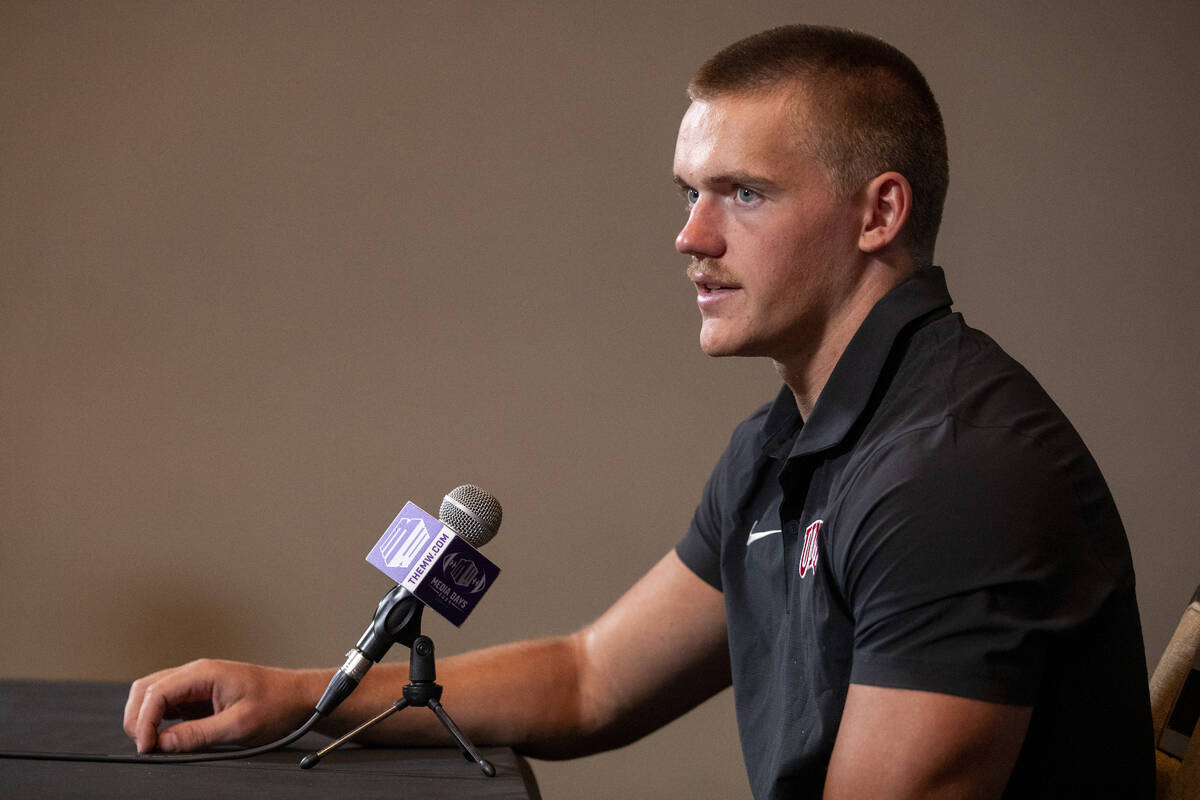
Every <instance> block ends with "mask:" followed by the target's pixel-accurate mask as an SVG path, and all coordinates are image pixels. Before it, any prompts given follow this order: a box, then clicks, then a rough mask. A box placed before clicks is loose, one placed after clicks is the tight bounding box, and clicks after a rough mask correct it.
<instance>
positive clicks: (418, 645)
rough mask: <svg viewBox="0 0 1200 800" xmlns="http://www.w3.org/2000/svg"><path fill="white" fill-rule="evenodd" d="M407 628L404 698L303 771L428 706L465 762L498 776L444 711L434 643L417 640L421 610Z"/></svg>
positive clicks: (306, 762) (312, 757) (308, 760)
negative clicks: (410, 709)
mask: <svg viewBox="0 0 1200 800" xmlns="http://www.w3.org/2000/svg"><path fill="white" fill-rule="evenodd" d="M404 627H405V628H406V629H411V630H406V631H401V632H400V633H398V635H397V636H396V640H397V641H399V642H401V643H406V644H407V643H409V642H411V644H410V645H409V647H410V650H409V659H408V683H407V684H406V685H405V686H404V694H403V696H402V697H400V698H399V699H397V700H396V702H394V703H392V706H391V708H388V709H386V710H385V711H383V712H381V713H380V714H378V715H376V716H374V717H372V718H371V719H369V720H367V721H366V722H364V723H363V724H361V725H359V726H358V727H357V728H355V729H354V730H352V731H350V732H349V733H347V734H346V735H344V736H342V737H341V738H340V739H336V740H334V741H333V742H330V743H329V744H327V745H325V747H323V748H321V749H320V750H318V751H316V752H315V753H309V754H308V755H306V756H305V757H304V758H302V759H301V760H300V768H301V769H311V768H313V767H315V766H316V765H317V763H318V762H319V761H320V760H321V759H322V758H324V757H325V754H326V753H329V752H331V751H333V750H336V749H337V748H339V747H341V746H342V745H343V744H345V743H346V742H348V741H350V740H351V739H353V738H354V737H355V736H357V735H358V734H360V733H362V732H363V731H365V730H367V729H368V728H371V727H373V726H375V725H378V724H379V723H380V722H383V721H384V720H385V719H387V718H388V717H390V716H391V715H392V714H395V713H396V712H397V711H403V710H404V709H406V708H408V707H409V706H417V707H420V706H425V707H427V708H429V709H430V710H431V711H433V713H434V714H435V715H436V716H437V718H438V719H439V720H441V722H442V726H443V727H445V729H446V730H447V731H448V732H449V733H450V735H451V736H452V737H454V741H455V742H457V743H458V749H459V752H461V753H462V754H463V758H465V759H466V760H467V761H474V762H475V763H476V764H478V765H479V769H480V770H481V771H482V772H483V774H484V775H486V776H488V777H489V778H491V777H494V776H495V775H496V768H495V767H494V766H492V763H491V762H490V761H488V760H487V759H485V758H483V756H481V755H479V751H478V750H476V749H475V746H474V745H472V744H471V741H470V740H469V739H467V737H466V735H465V734H464V733H463V732H462V731H461V730H459V727H458V726H457V725H455V724H454V720H453V719H451V718H450V715H449V714H448V713H447V712H446V709H444V708H443V707H442V685H441V684H439V683H438V682H437V668H436V665H435V664H434V657H433V639H430V638H429V637H428V636H425V635H417V636H416V637H415V638H413V634H415V633H416V632H417V631H419V630H420V627H421V612H420V606H418V607H417V610H416V613H415V614H413V616H412V618H410V620H409V621H408V622H407V623H406V624H405V626H404Z"/></svg>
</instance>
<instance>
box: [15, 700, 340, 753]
mask: <svg viewBox="0 0 1200 800" xmlns="http://www.w3.org/2000/svg"><path fill="white" fill-rule="evenodd" d="M322 716H324V715H323V714H321V712H319V711H317V712H314V713H313V715H312V716H311V717H309V718H308V721H307V722H305V723H304V724H303V725H301V726H300V727H299V728H296V730H294V731H292V732H291V733H289V734H288V735H287V736H285V737H283V738H282V739H279V740H278V741H274V742H271V743H270V744H264V745H260V746H258V747H249V748H245V749H242V750H224V751H219V752H215V753H180V754H162V755H136V756H124V755H99V754H96V755H91V754H87V753H39V752H24V751H21V750H0V758H11V759H25V760H28V761H102V762H108V763H116V764H195V763H198V762H201V761H230V760H232V759H235V758H251V757H253V756H261V755H263V754H264V753H270V752H271V751H272V750H279V749H280V748H283V747H287V746H288V745H289V744H291V743H292V742H294V741H296V740H297V739H299V738H300V737H301V736H303V735H304V734H306V733H308V732H309V731H310V730H312V727H313V726H314V725H316V724H317V722H318V721H319V720H320V719H321V717H322Z"/></svg>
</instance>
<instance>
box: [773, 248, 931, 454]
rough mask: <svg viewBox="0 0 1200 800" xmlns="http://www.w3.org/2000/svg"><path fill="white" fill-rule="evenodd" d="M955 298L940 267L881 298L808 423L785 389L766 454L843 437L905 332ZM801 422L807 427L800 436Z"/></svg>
mask: <svg viewBox="0 0 1200 800" xmlns="http://www.w3.org/2000/svg"><path fill="white" fill-rule="evenodd" d="M951 302H952V301H951V299H950V292H949V290H948V289H947V288H946V275H945V273H944V272H943V271H942V269H941V267H929V268H927V269H922V270H918V271H917V272H916V273H914V274H913V275H912V276H910V277H909V278H908V279H907V280H905V281H904V282H903V283H901V284H900V285H898V286H896V287H895V288H893V289H892V290H891V291H890V292H888V293H887V294H886V295H884V296H883V297H882V298H880V300H879V302H877V303H876V304H875V306H874V307H873V308H872V309H871V311H870V312H869V313H868V314H867V317H866V319H864V320H863V323H862V325H860V326H859V328H858V330H857V331H856V332H855V334H854V336H853V337H852V338H851V339H850V344H848V345H847V346H846V350H845V351H844V352H843V353H842V355H841V358H839V359H838V362H837V364H836V365H834V368H833V372H832V373H830V375H829V380H828V381H827V382H826V383H825V388H824V389H822V390H821V394H820V396H819V397H818V398H817V404H816V405H815V406H814V407H813V411H812V414H811V415H810V416H809V418H808V420H807V421H805V420H801V419H800V411H799V410H798V409H797V408H796V398H795V397H794V396H793V395H792V391H791V389H789V388H788V387H787V386H784V387H783V388H782V389H780V391H779V394H778V395H777V396H776V397H775V401H774V403H772V404H771V410H770V411H769V412H768V414H767V417H766V419H765V420H764V422H763V428H762V430H763V435H764V438H763V452H764V453H766V454H767V455H769V456H772V457H776V458H780V457H784V456H788V455H792V456H798V455H805V454H808V453H815V452H818V451H820V450H825V449H827V448H829V447H832V446H834V445H836V444H837V443H839V442H840V441H842V439H843V438H845V436H846V434H847V433H848V432H849V430H850V427H851V426H852V425H853V424H854V422H855V421H856V420H857V419H858V417H859V415H860V414H862V411H863V408H864V407H865V406H866V404H867V400H868V399H869V398H870V396H871V391H872V390H873V389H874V388H875V384H876V383H877V382H878V381H879V377H880V374H881V373H882V372H883V368H884V365H885V364H886V363H887V358H888V354H889V353H891V352H892V347H893V345H894V344H895V343H896V340H897V339H898V338H899V336H900V333H901V331H903V330H904V328H905V327H906V326H908V325H909V323H911V322H913V321H914V320H917V319H919V318H920V317H923V316H925V315H926V314H929V313H930V312H933V311H937V310H939V309H945V311H946V312H947V313H948V312H949V307H950V303H951ZM797 426H803V427H801V428H800V435H799V436H795V431H796V428H797Z"/></svg>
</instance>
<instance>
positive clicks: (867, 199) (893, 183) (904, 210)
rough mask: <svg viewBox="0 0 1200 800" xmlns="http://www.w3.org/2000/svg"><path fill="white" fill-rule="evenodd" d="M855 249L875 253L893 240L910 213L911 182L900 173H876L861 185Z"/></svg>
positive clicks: (896, 237)
mask: <svg viewBox="0 0 1200 800" xmlns="http://www.w3.org/2000/svg"><path fill="white" fill-rule="evenodd" d="M861 197H862V199H863V204H862V222H863V224H862V230H861V231H859V236H858V249H859V250H861V251H862V252H864V253H877V252H879V251H880V250H882V249H883V248H885V247H887V246H888V245H889V244H891V243H892V242H894V241H896V240H897V239H898V238H899V236H900V231H901V230H903V228H904V225H905V224H906V223H907V222H908V215H909V214H911V213H912V185H911V184H910V183H909V182H908V179H907V178H905V177H904V176H903V175H901V174H900V173H899V172H885V173H883V174H882V175H876V176H875V177H874V178H873V179H872V180H871V181H870V183H868V184H867V185H866V186H865V187H863V190H862V194H861Z"/></svg>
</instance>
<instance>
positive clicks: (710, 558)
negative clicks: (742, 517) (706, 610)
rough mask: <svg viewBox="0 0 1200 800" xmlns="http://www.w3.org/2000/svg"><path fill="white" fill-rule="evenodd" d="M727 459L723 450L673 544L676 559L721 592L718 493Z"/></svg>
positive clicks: (726, 470)
mask: <svg viewBox="0 0 1200 800" xmlns="http://www.w3.org/2000/svg"><path fill="white" fill-rule="evenodd" d="M728 461H729V451H728V450H726V451H725V453H724V454H722V456H721V459H720V461H718V462H717V466H716V468H715V469H714V470H713V472H712V474H711V475H709V476H708V481H707V482H705V484H704V493H703V495H701V497H700V503H699V504H698V505H697V506H696V510H695V512H694V513H693V514H692V523H691V525H689V526H688V531H687V533H686V534H684V537H683V538H682V539H680V540H679V543H678V544H677V545H675V553H676V554H677V555H678V556H679V560H680V561H682V562H683V563H684V565H685V566H687V568H688V569H690V570H691V571H692V572H694V573H696V575H697V576H699V577H700V578H701V579H702V580H703V581H704V582H705V583H707V584H709V585H710V586H712V587H713V588H715V589H717V590H718V591H721V522H720V520H721V511H720V503H719V501H718V495H719V493H720V489H719V487H720V486H721V485H722V484H723V483H724V482H725V478H724V475H725V473H727V472H728V469H729V464H728Z"/></svg>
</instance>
